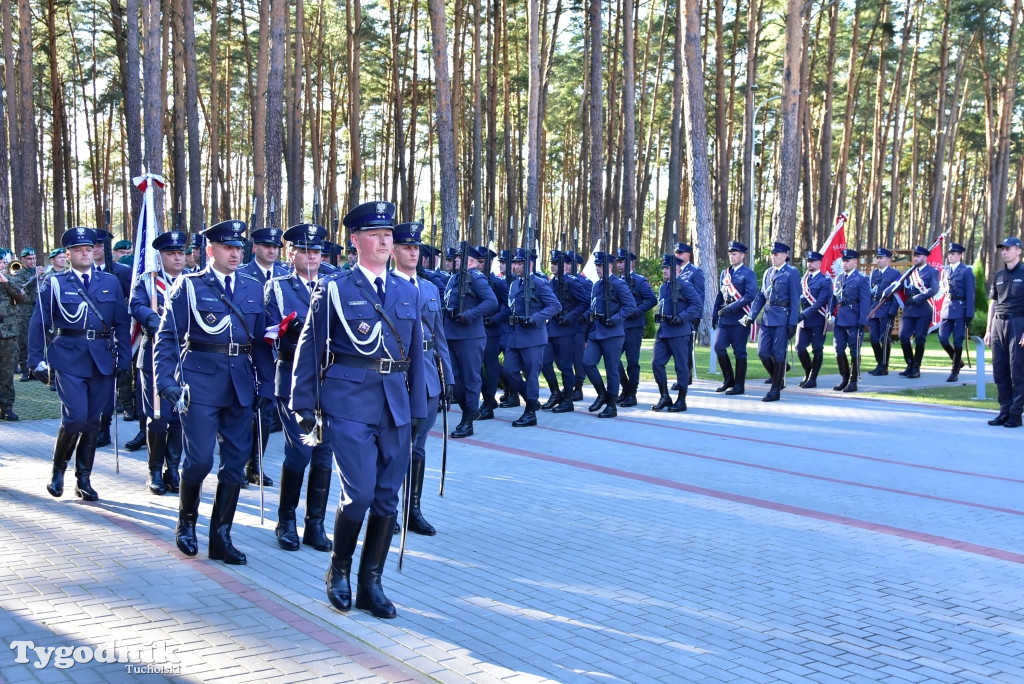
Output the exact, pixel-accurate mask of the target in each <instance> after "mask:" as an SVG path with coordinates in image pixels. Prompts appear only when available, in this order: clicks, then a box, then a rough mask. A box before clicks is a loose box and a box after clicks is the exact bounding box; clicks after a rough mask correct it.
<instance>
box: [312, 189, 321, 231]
mask: <svg viewBox="0 0 1024 684" xmlns="http://www.w3.org/2000/svg"><path fill="white" fill-rule="evenodd" d="M313 224H314V225H320V189H319V188H313Z"/></svg>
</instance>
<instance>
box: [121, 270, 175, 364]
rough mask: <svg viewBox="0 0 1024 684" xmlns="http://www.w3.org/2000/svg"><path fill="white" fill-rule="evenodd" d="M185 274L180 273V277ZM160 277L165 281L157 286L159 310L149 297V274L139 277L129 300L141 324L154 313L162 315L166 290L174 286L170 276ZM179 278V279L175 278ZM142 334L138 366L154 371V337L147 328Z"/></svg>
mask: <svg viewBox="0 0 1024 684" xmlns="http://www.w3.org/2000/svg"><path fill="white" fill-rule="evenodd" d="M182 275H184V274H180V275H179V276H178V278H181V276H182ZM157 278H158V279H160V280H162V281H163V284H164V287H163V288H161V287H159V286H158V287H157V288H156V306H157V310H154V309H153V307H152V300H151V299H150V297H149V289H148V288H147V286H146V281H147V280H148V279H149V276H148V275H147V276H144V277H142V278H139V282H138V283H136V284H135V289H134V290H133V291H132V298H131V301H129V302H128V307H129V308H130V309H131V312H132V318H134V319H135V320H136V321H138V322H139V325H145V324H146V321H147V320H149V317H150V316H152V315H153V314H156V315H157V316H160V315H162V314H163V311H164V303H165V300H166V298H165V297H164V292H170V291H171V288H172V287H173V286H174V282H173V281H171V279H170V278H165V277H164V276H162V275H158V276H157ZM175 280H177V279H175ZM139 335H140V336H141V343H140V346H139V362H138V366H139V368H141V369H142V370H143V372H145V373H152V372H153V338H151V337H150V336H149V335H147V334H146V332H145V330H143V331H141V332H140V333H139Z"/></svg>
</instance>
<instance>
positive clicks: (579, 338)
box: [572, 273, 594, 393]
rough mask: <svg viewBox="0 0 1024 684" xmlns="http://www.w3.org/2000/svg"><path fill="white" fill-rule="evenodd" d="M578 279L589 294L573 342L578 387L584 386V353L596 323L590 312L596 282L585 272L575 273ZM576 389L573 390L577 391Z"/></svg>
mask: <svg viewBox="0 0 1024 684" xmlns="http://www.w3.org/2000/svg"><path fill="white" fill-rule="evenodd" d="M575 278H576V281H577V282H578V283H579V284H580V287H581V288H583V292H584V293H586V295H587V310H586V311H585V312H584V313H583V314H581V315H580V317H579V322H578V323H577V328H576V336H575V337H574V338H573V343H572V354H573V364H572V367H573V371H574V373H575V375H576V387H578V388H579V387H582V386H583V378H584V377H586V374H587V369H586V366H584V365H583V353H584V351H585V350H586V348H587V336H588V335H589V334H590V328H591V326H592V325H593V324H594V321H593V318H592V317H591V316H590V315H589V312H590V293H591V292H593V291H594V283H592V282H591V281H590V278H588V277H587V276H585V275H583V273H577V274H576V275H575ZM575 391H576V390H575V389H574V390H573V392H574V393H575Z"/></svg>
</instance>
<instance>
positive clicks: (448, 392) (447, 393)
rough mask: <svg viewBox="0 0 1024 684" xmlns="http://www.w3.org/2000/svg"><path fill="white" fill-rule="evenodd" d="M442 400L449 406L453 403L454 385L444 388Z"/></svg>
mask: <svg viewBox="0 0 1024 684" xmlns="http://www.w3.org/2000/svg"><path fill="white" fill-rule="evenodd" d="M444 400H445V401H446V402H448V403H449V404H451V403H452V402H453V401H455V385H445V386H444Z"/></svg>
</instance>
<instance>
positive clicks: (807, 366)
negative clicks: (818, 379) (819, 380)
mask: <svg viewBox="0 0 1024 684" xmlns="http://www.w3.org/2000/svg"><path fill="white" fill-rule="evenodd" d="M796 355H797V357H799V358H800V365H801V366H803V369H804V379H803V380H801V381H800V382H799V386H800V387H803V386H804V383H806V382H807V381H808V380H810V379H811V368H813V367H814V364H813V362H812V361H811V355H810V354H808V353H807V350H806V349H804V350H803V351H799V350H798V351H797V353H796Z"/></svg>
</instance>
